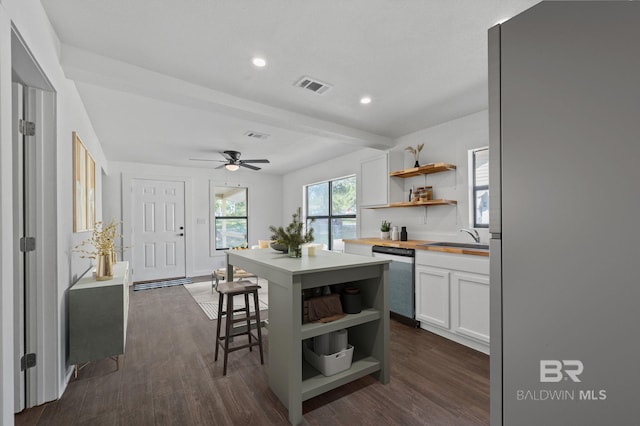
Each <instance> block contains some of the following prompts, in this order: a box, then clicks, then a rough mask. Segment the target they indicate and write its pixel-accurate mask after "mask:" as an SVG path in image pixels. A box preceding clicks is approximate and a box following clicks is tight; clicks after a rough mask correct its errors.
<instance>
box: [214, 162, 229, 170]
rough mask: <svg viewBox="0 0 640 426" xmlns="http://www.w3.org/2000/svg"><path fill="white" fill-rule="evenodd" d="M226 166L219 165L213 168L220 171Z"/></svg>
mask: <svg viewBox="0 0 640 426" xmlns="http://www.w3.org/2000/svg"><path fill="white" fill-rule="evenodd" d="M226 165H227V163H224V164H220V165H219V166H218V167H215V169H216V170H217V169H222V168H224V167H225V166H226Z"/></svg>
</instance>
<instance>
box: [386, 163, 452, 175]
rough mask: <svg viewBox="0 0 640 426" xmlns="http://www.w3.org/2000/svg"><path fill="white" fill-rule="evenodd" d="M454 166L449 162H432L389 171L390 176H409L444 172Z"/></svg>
mask: <svg viewBox="0 0 640 426" xmlns="http://www.w3.org/2000/svg"><path fill="white" fill-rule="evenodd" d="M455 169H456V166H455V165H453V164H449V163H434V164H427V165H426V166H420V167H413V168H411V169H404V170H396V171H395V172H391V173H389V176H391V177H400V178H409V177H414V176H420V175H428V174H431V173H439V172H445V171H447V170H455Z"/></svg>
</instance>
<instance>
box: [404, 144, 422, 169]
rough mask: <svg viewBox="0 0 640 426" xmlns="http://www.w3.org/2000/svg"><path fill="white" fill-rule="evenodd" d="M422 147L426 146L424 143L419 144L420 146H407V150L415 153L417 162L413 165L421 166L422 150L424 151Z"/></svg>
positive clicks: (414, 156)
mask: <svg viewBox="0 0 640 426" xmlns="http://www.w3.org/2000/svg"><path fill="white" fill-rule="evenodd" d="M422 148H424V144H423V143H421V144H418V146H416V147H415V148H414V147H412V146H408V147H406V148H405V151H409V152H410V153H412V154H413V158H414V159H415V160H416V163H415V164H414V165H413V167H420V151H422Z"/></svg>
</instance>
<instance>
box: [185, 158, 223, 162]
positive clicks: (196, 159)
mask: <svg viewBox="0 0 640 426" xmlns="http://www.w3.org/2000/svg"><path fill="white" fill-rule="evenodd" d="M189 160H191V161H219V162H223V163H224V161H222V160H208V159H206V158H189Z"/></svg>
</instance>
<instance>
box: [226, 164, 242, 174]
mask: <svg viewBox="0 0 640 426" xmlns="http://www.w3.org/2000/svg"><path fill="white" fill-rule="evenodd" d="M224 168H225V169H227V170H229V171H230V172H235V171H236V170H238V169H239V168H240V166H238V165H237V164H227V165H226V166H224Z"/></svg>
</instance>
